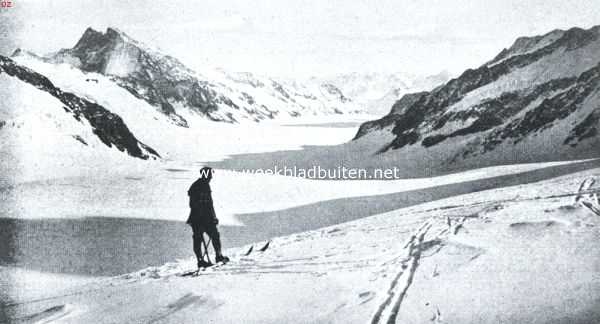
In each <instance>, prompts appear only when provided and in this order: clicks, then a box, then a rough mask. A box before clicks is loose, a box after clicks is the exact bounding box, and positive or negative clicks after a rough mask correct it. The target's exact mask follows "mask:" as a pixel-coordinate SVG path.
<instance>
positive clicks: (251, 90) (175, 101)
mask: <svg viewBox="0 0 600 324" xmlns="http://www.w3.org/2000/svg"><path fill="white" fill-rule="evenodd" d="M27 54H28V53H27V52H26V51H23V50H17V51H16V52H15V54H14V56H19V55H27ZM30 56H31V55H30ZM42 59H43V60H44V61H46V62H49V63H55V64H60V63H66V64H69V65H72V66H74V67H77V68H79V69H81V70H82V71H84V72H94V73H99V74H102V75H105V76H109V77H110V79H111V80H112V81H113V82H115V83H117V84H118V85H119V86H121V87H123V88H125V89H127V91H129V92H130V93H131V94H132V95H134V96H135V97H137V98H138V99H141V100H144V101H146V102H148V103H149V104H151V105H153V106H155V107H156V108H157V109H158V110H159V111H161V112H162V113H163V114H165V115H167V116H169V118H170V119H171V120H172V122H173V123H174V124H176V125H178V126H183V127H188V126H189V125H188V123H187V120H186V119H185V118H184V117H182V110H186V109H187V110H190V111H192V112H194V113H198V114H201V115H204V116H206V117H207V118H208V119H211V120H214V121H225V122H238V121H242V120H253V121H260V120H264V119H273V118H277V117H284V118H285V117H290V116H291V117H295V116H302V115H327V114H342V113H348V112H354V111H355V110H356V108H355V107H353V106H352V105H351V103H350V102H349V100H347V98H345V97H344V96H343V95H340V94H336V93H331V91H330V90H329V89H327V88H325V87H323V89H316V90H320V91H310V90H311V89H308V88H306V87H303V88H296V87H292V86H290V85H289V84H282V83H280V82H278V81H275V80H273V79H271V78H268V77H260V76H255V75H252V74H249V73H243V74H235V73H227V72H225V71H224V70H217V71H213V70H212V69H207V71H199V72H197V71H193V70H191V69H190V68H188V67H186V66H185V65H183V64H182V63H181V62H180V61H178V60H177V59H176V58H174V57H172V56H169V55H164V54H162V53H160V52H159V51H157V50H154V49H152V48H150V47H149V46H147V45H144V44H142V43H140V42H138V41H136V40H134V39H132V38H131V37H129V36H128V35H127V34H125V33H124V32H122V31H119V30H117V29H114V28H108V29H107V30H106V32H104V33H102V32H98V31H96V30H94V29H92V28H88V29H87V30H86V31H85V32H84V34H83V35H82V37H81V38H80V39H79V41H78V42H77V44H75V46H74V47H73V48H68V49H62V50H60V51H58V52H57V53H54V54H51V55H48V56H47V57H44V58H42Z"/></svg>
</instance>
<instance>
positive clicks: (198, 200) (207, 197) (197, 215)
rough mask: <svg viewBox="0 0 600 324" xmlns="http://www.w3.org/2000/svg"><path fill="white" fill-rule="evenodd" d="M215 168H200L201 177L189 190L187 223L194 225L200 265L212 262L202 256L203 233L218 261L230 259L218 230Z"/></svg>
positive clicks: (195, 248)
mask: <svg viewBox="0 0 600 324" xmlns="http://www.w3.org/2000/svg"><path fill="white" fill-rule="evenodd" d="M212 174H213V170H212V168H209V167H204V168H202V169H200V178H198V180H196V181H195V182H194V183H193V184H192V186H191V187H190V189H189V190H188V196H189V197H190V208H191V211H190V216H189V218H188V220H187V223H188V224H189V225H190V226H191V227H192V231H193V233H194V234H193V238H194V253H195V254H196V258H197V259H198V267H199V268H202V267H206V266H209V265H210V264H209V263H208V262H207V261H205V260H203V258H202V235H203V234H204V233H206V234H208V236H209V237H210V239H211V241H212V245H213V247H214V249H215V254H216V257H215V259H216V262H221V261H223V262H227V261H229V259H228V258H227V257H225V256H223V254H222V253H221V236H220V235H219V231H218V230H217V225H218V224H219V220H218V219H217V215H216V214H215V208H214V206H213V201H212V195H211V190H210V184H209V183H210V180H211V179H212Z"/></svg>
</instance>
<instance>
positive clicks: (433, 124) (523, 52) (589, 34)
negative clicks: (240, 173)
mask: <svg viewBox="0 0 600 324" xmlns="http://www.w3.org/2000/svg"><path fill="white" fill-rule="evenodd" d="M599 124H600V26H597V27H593V28H591V29H588V30H584V29H580V28H572V29H569V30H566V31H563V30H555V31H552V32H550V33H548V34H546V35H543V36H536V37H522V38H519V39H517V40H516V41H515V43H514V44H513V45H512V46H511V47H510V48H508V49H504V50H503V51H502V52H501V53H500V54H498V55H497V56H496V57H495V58H494V59H493V60H491V61H489V62H487V63H485V64H484V65H482V66H480V67H479V68H476V69H469V70H467V71H465V72H464V73H463V74H462V75H460V76H459V77H458V78H455V79H452V80H450V81H449V82H447V83H446V84H444V85H443V86H440V87H437V88H436V89H434V90H432V91H429V92H420V93H413V94H409V95H405V96H404V97H403V98H402V99H401V100H398V101H397V102H396V103H395V104H394V105H393V107H392V110H391V111H390V113H389V114H388V115H386V116H385V117H383V118H381V119H379V120H374V121H370V122H367V123H365V124H363V125H362V126H361V127H360V130H359V131H358V133H357V134H356V138H355V139H357V140H360V139H362V138H364V137H369V138H370V140H369V141H371V142H378V143H379V144H380V145H379V153H380V155H386V156H388V157H389V156H401V155H402V156H406V155H409V156H411V158H412V159H418V160H420V161H421V162H420V163H422V162H425V163H426V164H425V165H429V166H430V167H434V166H436V165H437V166H439V165H440V164H446V165H452V164H460V165H480V166H481V165H482V164H483V165H485V164H492V163H493V164H496V163H505V162H506V163H508V162H525V161H534V160H556V159H565V158H585V157H597V156H598V154H599V153H600V136H598V131H599V129H600V125H599ZM377 138H380V140H379V141H378V140H377Z"/></svg>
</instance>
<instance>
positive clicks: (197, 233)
mask: <svg viewBox="0 0 600 324" xmlns="http://www.w3.org/2000/svg"><path fill="white" fill-rule="evenodd" d="M192 231H193V235H192V237H193V239H194V254H196V260H197V261H198V268H202V267H206V266H208V265H210V263H209V262H207V261H205V260H204V258H203V255H202V246H203V237H202V235H203V234H204V229H202V227H200V226H192Z"/></svg>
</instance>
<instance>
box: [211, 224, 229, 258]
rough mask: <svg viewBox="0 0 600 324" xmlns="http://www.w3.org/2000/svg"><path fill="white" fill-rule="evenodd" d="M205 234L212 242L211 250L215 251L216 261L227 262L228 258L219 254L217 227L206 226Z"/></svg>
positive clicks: (219, 238) (219, 240) (219, 236)
mask: <svg viewBox="0 0 600 324" xmlns="http://www.w3.org/2000/svg"><path fill="white" fill-rule="evenodd" d="M206 234H208V236H209V237H210V239H211V241H212V245H213V248H214V249H215V255H216V258H215V259H216V261H217V262H219V261H223V260H225V261H227V260H229V259H228V258H226V257H224V256H223V253H222V252H221V235H220V234H219V231H218V230H217V226H215V225H212V226H208V227H207V228H206Z"/></svg>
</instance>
